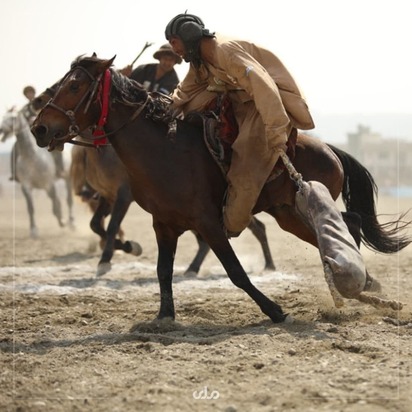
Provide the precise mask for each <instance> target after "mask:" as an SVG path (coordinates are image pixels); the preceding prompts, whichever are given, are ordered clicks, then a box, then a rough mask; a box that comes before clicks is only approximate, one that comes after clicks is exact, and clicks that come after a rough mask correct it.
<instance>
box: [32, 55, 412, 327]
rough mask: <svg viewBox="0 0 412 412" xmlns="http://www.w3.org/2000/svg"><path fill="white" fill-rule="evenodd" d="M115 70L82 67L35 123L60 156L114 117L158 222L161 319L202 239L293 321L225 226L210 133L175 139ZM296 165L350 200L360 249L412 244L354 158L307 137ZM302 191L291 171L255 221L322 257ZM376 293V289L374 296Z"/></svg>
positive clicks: (126, 160) (236, 279)
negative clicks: (178, 267)
mask: <svg viewBox="0 0 412 412" xmlns="http://www.w3.org/2000/svg"><path fill="white" fill-rule="evenodd" d="M113 60H114V57H113V58H112V59H99V58H98V57H97V56H95V55H93V56H91V57H79V58H78V59H77V60H75V61H74V62H73V63H72V65H71V68H70V70H69V71H68V72H67V73H66V75H65V76H64V78H63V80H62V81H61V83H60V86H59V89H58V90H57V92H56V94H55V96H54V97H53V99H52V100H51V101H49V102H48V104H47V105H46V106H45V107H44V108H43V109H42V110H41V112H40V113H39V114H38V116H37V118H36V119H35V121H34V123H33V126H32V132H33V134H34V135H35V137H36V140H37V144H38V145H39V146H41V147H47V146H48V148H49V150H54V149H56V148H60V147H62V146H63V145H64V143H65V142H67V141H70V140H72V139H73V138H74V137H75V136H76V135H78V134H81V133H82V131H84V130H86V129H89V128H90V127H96V125H97V124H99V125H100V126H101V125H102V122H101V120H102V117H101V115H102V104H103V105H106V107H108V108H109V111H108V112H107V113H106V114H105V115H106V116H105V117H106V119H105V120H106V122H105V124H104V130H105V135H104V136H105V137H106V138H107V139H108V140H109V142H110V143H111V145H112V146H113V148H114V150H115V151H116V153H117V155H118V156H119V158H120V159H121V161H122V162H123V164H124V165H125V167H126V169H127V171H128V174H129V177H130V184H131V188H132V193H133V196H134V199H135V201H136V202H137V203H138V204H139V205H140V206H141V207H142V208H143V209H144V210H146V211H147V212H149V213H150V214H151V215H152V217H153V228H154V232H155V235H156V240H157V245H158V259H157V276H158V281H159V286H160V308H159V312H158V315H157V318H158V319H163V318H171V319H175V308H174V300H173V288H172V279H173V262H174V255H175V252H176V247H177V242H178V238H179V236H180V235H181V234H182V233H184V232H185V231H187V230H195V231H196V232H197V233H199V234H200V235H201V236H202V238H203V239H204V240H205V241H206V242H207V243H208V244H209V246H210V247H211V249H212V250H213V252H214V253H215V254H216V256H217V258H218V259H219V260H220V262H221V263H222V265H223V267H224V268H225V270H226V273H227V275H228V276H229V278H230V280H231V281H232V282H233V284H234V285H235V286H237V287H239V288H241V289H242V290H243V291H245V292H246V293H247V294H248V295H249V297H250V298H251V299H253V300H254V301H255V303H256V304H257V305H258V307H259V308H260V310H261V311H262V312H263V313H264V314H265V315H266V316H268V317H269V318H270V319H271V320H272V321H273V322H275V323H276V322H283V321H285V319H286V316H287V314H285V313H284V312H283V310H282V308H281V306H280V305H279V304H278V303H276V302H275V301H273V300H271V299H269V298H268V297H267V296H266V295H265V294H264V293H262V292H261V291H260V290H259V289H258V288H257V287H256V286H255V285H253V283H252V282H251V280H250V279H249V277H248V275H247V274H246V272H245V270H244V269H243V267H242V265H241V263H240V262H239V260H238V258H237V256H236V254H235V252H234V250H233V248H232V247H231V244H230V240H229V239H228V237H227V234H226V232H225V230H224V228H223V225H222V199H223V198H224V194H225V191H226V188H227V182H226V179H225V177H224V175H223V174H222V171H221V169H220V168H219V167H218V165H217V163H216V162H215V160H214V159H213V158H212V156H211V155H210V153H209V151H208V149H207V147H206V144H205V141H204V139H203V130H202V129H201V128H199V127H198V126H197V125H195V124H192V123H190V122H188V121H185V120H184V119H183V120H180V119H174V122H176V123H175V125H176V133H172V134H171V133H170V124H169V122H166V121H165V120H164V116H163V117H162V116H159V115H160V114H161V113H162V112H163V114H164V112H165V111H166V110H165V108H164V106H162V105H159V102H158V100H157V99H155V98H153V97H152V96H151V95H150V94H148V93H147V92H146V91H145V90H144V89H143V88H142V87H140V86H139V85H138V84H136V83H135V82H133V81H132V80H130V79H128V78H126V77H125V76H123V75H122V74H120V73H117V72H116V71H115V70H114V69H113V68H111V66H112V64H113ZM109 83H110V87H108V84H109ZM105 90H106V92H105ZM100 137H101V136H100ZM292 164H293V166H294V168H295V169H296V170H297V171H298V172H299V173H300V174H301V175H302V176H303V179H305V180H306V181H318V182H320V183H322V184H323V185H325V186H326V188H327V189H328V191H329V193H330V195H331V197H332V198H333V200H336V199H337V198H338V196H339V195H342V198H343V200H344V203H345V205H346V209H347V212H344V213H342V216H343V218H344V220H345V222H346V223H347V225H348V228H349V230H350V232H351V234H352V235H353V237H354V239H355V240H357V241H359V239H360V240H361V241H362V243H363V244H365V245H366V246H368V247H371V248H372V249H374V250H376V251H379V252H381V253H395V252H397V251H399V250H401V249H403V248H405V247H406V246H407V245H409V244H410V242H411V240H410V239H409V238H408V237H406V235H402V233H400V230H401V227H402V225H400V222H399V220H396V221H394V222H392V224H390V225H389V224H388V223H385V224H380V223H379V222H378V219H377V215H376V211H375V199H374V195H375V191H374V189H375V187H376V186H375V183H374V181H373V179H372V177H371V175H370V173H369V172H368V171H367V170H366V168H364V167H363V166H362V165H361V164H360V163H359V162H358V161H356V160H355V159H354V158H353V157H351V156H350V155H349V154H347V153H345V152H343V151H341V150H337V149H334V148H333V147H330V146H328V145H327V144H326V143H324V142H322V141H320V140H318V139H316V138H314V137H311V136H309V135H305V134H303V133H300V132H299V134H298V136H297V141H296V147H295V156H294V158H293V160H292ZM297 190H298V187H297V185H296V183H295V181H294V180H292V179H291V178H290V176H289V174H288V173H287V172H285V171H283V172H282V173H281V174H280V175H278V176H277V177H276V178H275V179H272V180H270V181H268V182H267V184H266V185H265V186H264V187H263V189H262V191H261V194H260V196H259V198H258V201H257V203H256V205H255V207H254V209H253V213H254V214H256V213H259V212H266V213H268V214H269V215H271V216H272V217H274V218H275V219H276V221H277V222H278V224H279V226H280V227H281V228H282V229H283V230H286V231H288V232H290V233H292V234H294V235H296V236H297V237H299V238H300V239H302V240H303V241H306V242H308V243H310V244H312V245H313V246H315V247H318V243H317V240H316V235H315V233H314V232H313V231H312V230H311V229H310V228H309V227H308V226H306V225H305V223H304V222H303V220H302V218H301V217H300V216H299V214H298V213H297V211H296V208H295V196H296V193H297ZM368 276H369V275H368ZM370 279H371V277H370V276H369V280H370ZM369 286H370V282H367V283H366V284H365V289H366V288H367V287H369Z"/></svg>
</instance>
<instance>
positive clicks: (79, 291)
mask: <svg viewBox="0 0 412 412" xmlns="http://www.w3.org/2000/svg"><path fill="white" fill-rule="evenodd" d="M5 189H7V190H5ZM9 189H10V188H9V187H8V188H3V195H2V197H1V198H0V212H1V216H2V218H1V227H0V233H1V240H0V250H1V253H0V266H1V268H0V293H1V299H0V305H1V309H0V313H1V330H0V349H1V351H0V361H1V369H0V387H1V393H0V410H2V411H226V412H235V411H289V410H295V411H305V412H306V411H373V412H376V411H404V412H409V411H411V410H412V406H411V405H412V372H411V359H412V344H411V335H412V315H411V305H410V301H411V284H412V277H411V276H412V275H411V273H410V268H411V266H412V246H409V247H408V248H406V250H404V251H402V252H401V253H399V254H397V255H393V256H385V255H379V254H375V253H372V252H369V251H367V250H365V249H363V254H364V256H365V261H366V264H367V267H368V268H369V270H370V273H371V274H372V275H374V276H375V277H376V278H378V279H379V280H380V281H381V283H382V285H383V287H384V294H385V295H386V296H389V297H391V298H397V299H399V300H401V301H403V302H405V303H407V304H408V305H407V306H406V307H405V308H404V309H403V310H402V311H401V312H399V313H396V312H392V311H389V310H377V309H374V308H373V307H368V306H364V305H362V304H360V303H359V302H356V301H347V304H346V306H345V307H344V308H343V309H342V310H337V309H335V308H334V307H333V304H332V300H331V297H330V295H329V292H328V289H327V286H326V283H325V281H324V279H323V272H322V268H321V265H320V260H319V256H318V252H317V250H316V249H314V248H313V247H311V246H308V245H305V244H303V243H302V242H300V241H298V240H296V239H294V238H293V237H292V236H291V235H288V234H287V233H285V232H282V231H281V230H280V229H279V228H278V227H277V225H276V223H275V221H274V220H272V218H270V217H265V216H264V215H261V216H260V218H261V219H262V220H263V221H264V222H265V223H266V225H267V230H268V232H269V237H270V244H271V249H272V252H273V254H274V256H275V261H276V264H277V271H276V272H266V273H264V272H262V268H263V257H262V255H261V251H260V248H259V245H258V244H257V242H256V241H255V239H254V238H253V236H252V235H251V234H250V232H245V233H243V234H242V236H241V237H240V238H238V239H235V240H233V241H232V243H233V245H234V247H235V249H236V251H237V252H238V256H239V257H240V260H241V261H242V263H243V264H244V267H245V268H246V269H247V271H248V272H249V274H250V277H251V279H252V281H253V283H254V284H255V285H257V286H258V287H259V288H260V289H261V290H262V291H263V292H264V293H266V294H267V295H268V296H270V297H272V298H273V299H275V300H276V301H277V302H278V303H280V304H281V305H282V306H283V308H284V310H285V311H286V312H288V313H290V314H292V315H293V317H294V319H295V322H294V323H293V324H276V325H275V324H272V323H271V322H270V321H269V320H268V319H267V318H266V317H265V316H264V315H263V314H262V313H261V312H260V310H259V309H258V308H257V306H256V305H255V304H254V303H253V302H252V301H251V300H250V299H249V298H248V297H247V296H246V295H245V294H244V293H243V292H242V291H239V290H237V289H236V288H235V287H234V286H233V285H232V284H230V282H229V281H228V280H227V278H226V275H225V274H224V271H223V270H222V267H221V266H220V264H219V262H218V261H217V260H216V258H215V257H214V256H212V255H210V256H208V258H207V260H206V262H205V264H204V266H203V269H202V271H201V273H200V276H199V278H198V279H185V278H184V277H183V275H182V272H183V271H184V269H185V267H186V265H187V264H188V263H189V261H190V259H191V258H192V257H193V255H194V253H195V247H196V243H195V240H194V237H193V236H192V235H191V234H190V233H187V234H185V235H184V236H183V237H182V239H181V241H180V243H179V248H178V252H177V257H176V272H177V273H176V275H175V283H174V293H175V303H176V310H177V319H176V322H175V324H171V323H165V324H160V325H159V324H153V323H152V322H151V321H152V320H153V319H154V318H155V316H156V314H157V310H158V301H159V293H158V285H157V279H156V275H155V262H156V246H155V242H154V237H153V232H152V228H151V221H150V217H149V216H148V215H147V214H145V213H144V212H143V211H142V210H141V209H140V208H139V207H137V206H136V205H133V206H132V208H131V209H130V211H129V214H128V216H127V218H126V220H125V222H124V225H123V227H124V229H125V231H126V234H127V235H128V236H127V237H129V238H132V239H134V240H139V241H140V243H141V244H142V246H143V250H144V252H143V255H142V256H141V257H139V258H134V257H131V256H128V255H125V254H120V253H119V254H116V255H115V256H114V259H113V270H112V271H111V272H110V273H108V274H107V275H105V276H104V277H103V278H102V279H99V280H96V279H95V277H94V273H95V270H96V265H97V262H98V257H99V251H98V250H94V251H93V250H92V246H93V244H94V239H95V238H94V236H93V235H92V234H91V233H90V232H89V229H88V219H89V213H88V211H87V209H86V208H85V207H84V206H83V205H81V204H80V203H77V204H76V219H77V222H76V224H77V230H76V231H71V230H69V229H68V228H64V229H59V228H58V227H57V224H55V222H54V220H53V219H52V218H51V217H50V212H49V211H50V205H49V202H48V200H47V199H46V198H45V196H43V194H42V193H38V194H36V207H37V217H38V223H39V228H40V239H38V240H32V239H30V238H28V219H27V215H26V211H25V204H24V203H23V200H22V198H21V195H20V193H19V192H17V195H16V196H13V194H12V193H11V192H10V190H9ZM410 205H411V199H399V200H398V199H389V198H381V199H379V203H378V206H379V212H381V213H396V212H398V211H401V210H406V209H408V207H410ZM396 323H398V325H397V324H396Z"/></svg>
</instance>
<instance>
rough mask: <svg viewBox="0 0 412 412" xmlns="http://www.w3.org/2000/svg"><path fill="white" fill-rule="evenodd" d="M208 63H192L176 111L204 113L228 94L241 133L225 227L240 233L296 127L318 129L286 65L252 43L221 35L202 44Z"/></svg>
mask: <svg viewBox="0 0 412 412" xmlns="http://www.w3.org/2000/svg"><path fill="white" fill-rule="evenodd" d="M202 42H203V43H202V44H201V50H202V56H205V57H206V59H205V60H207V62H208V63H204V65H202V66H201V67H200V68H199V69H196V68H195V67H194V66H193V64H191V66H190V69H189V72H188V74H187V75H186V77H185V78H184V80H183V81H182V82H181V83H180V84H179V85H178V86H177V88H176V89H175V91H174V94H173V106H174V108H175V109H177V110H181V111H182V112H183V113H184V114H187V113H189V112H191V111H203V110H204V109H205V107H206V105H207V103H209V102H210V101H211V100H212V99H214V98H215V97H216V92H225V91H226V92H228V96H229V98H230V100H231V102H232V107H233V111H234V115H235V118H236V120H237V123H238V126H239V134H238V136H237V139H236V140H235V142H234V143H233V145H232V149H233V152H232V163H231V166H230V170H229V172H228V174H227V180H228V192H227V197H226V205H225V208H224V211H223V222H224V225H225V227H226V228H227V230H228V231H230V232H240V231H242V230H243V229H244V228H245V227H246V226H247V225H248V224H249V221H250V217H251V214H252V209H253V206H254V205H255V203H256V200H257V198H258V196H259V193H260V191H261V190H262V187H263V185H264V184H265V182H266V181H267V179H268V177H269V175H270V173H271V171H272V169H273V167H274V165H275V163H276V161H277V160H278V158H279V150H286V142H287V139H288V137H289V133H290V131H291V129H292V127H296V128H298V129H311V128H313V127H314V124H313V121H312V117H311V115H310V113H309V110H308V107H307V105H306V103H305V100H304V99H303V97H302V94H301V93H300V91H299V89H298V87H297V85H296V83H295V81H294V80H293V78H292V76H291V75H290V74H289V72H288V71H287V69H286V68H285V66H284V65H283V64H282V62H281V61H280V60H279V59H278V58H277V57H276V56H275V55H274V54H273V53H271V52H269V51H268V50H266V49H263V48H261V47H257V46H255V45H254V44H253V43H249V42H246V41H240V40H238V41H235V40H228V39H224V38H222V37H220V36H217V37H216V39H214V40H213V39H203V40H202Z"/></svg>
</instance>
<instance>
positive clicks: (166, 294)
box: [153, 220, 179, 319]
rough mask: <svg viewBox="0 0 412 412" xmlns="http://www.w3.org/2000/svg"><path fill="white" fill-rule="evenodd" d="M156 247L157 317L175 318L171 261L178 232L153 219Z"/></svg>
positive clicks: (172, 261)
mask: <svg viewBox="0 0 412 412" xmlns="http://www.w3.org/2000/svg"><path fill="white" fill-rule="evenodd" d="M153 228H154V230H155V233H156V241H157V247H158V257H157V278H158V280H159V286H160V310H159V314H158V316H157V318H158V319H163V318H172V319H174V318H175V308H174V302H173V290H172V280H173V263H174V258H175V253H176V247H177V239H178V237H179V234H177V233H176V232H175V231H174V230H172V229H171V228H170V227H169V226H167V225H164V224H162V223H160V222H158V221H155V220H153Z"/></svg>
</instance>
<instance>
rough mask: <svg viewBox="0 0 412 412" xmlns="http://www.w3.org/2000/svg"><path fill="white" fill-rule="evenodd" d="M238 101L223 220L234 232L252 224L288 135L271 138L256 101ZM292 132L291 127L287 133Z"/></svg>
mask: <svg viewBox="0 0 412 412" xmlns="http://www.w3.org/2000/svg"><path fill="white" fill-rule="evenodd" d="M236 103H237V102H234V104H233V109H234V111H235V117H236V119H237V121H238V126H239V134H238V137H237V138H236V140H235V142H234V143H233V145H232V149H233V152H232V161H231V166H230V169H229V172H228V174H227V179H228V189H227V194H226V204H225V206H224V209H223V223H224V226H225V228H226V230H227V231H228V232H231V233H239V232H241V231H242V230H243V229H245V228H246V227H247V226H248V224H249V222H250V219H251V218H252V210H253V207H254V206H255V204H256V201H257V199H258V197H259V194H260V192H261V190H262V188H263V186H264V184H265V183H266V181H267V179H268V177H269V176H270V174H271V172H272V170H273V167H274V165H275V164H276V162H277V160H278V159H279V149H281V150H285V149H286V141H285V137H284V136H279V137H277V138H276V139H274V141H270V142H269V141H268V140H267V137H266V134H265V126H264V124H263V122H262V119H261V117H260V115H259V113H258V111H257V109H256V106H255V104H254V102H253V101H248V102H244V103H242V104H236ZM289 133H290V130H288V131H287V134H286V136H288V135H289Z"/></svg>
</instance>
